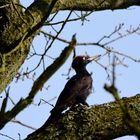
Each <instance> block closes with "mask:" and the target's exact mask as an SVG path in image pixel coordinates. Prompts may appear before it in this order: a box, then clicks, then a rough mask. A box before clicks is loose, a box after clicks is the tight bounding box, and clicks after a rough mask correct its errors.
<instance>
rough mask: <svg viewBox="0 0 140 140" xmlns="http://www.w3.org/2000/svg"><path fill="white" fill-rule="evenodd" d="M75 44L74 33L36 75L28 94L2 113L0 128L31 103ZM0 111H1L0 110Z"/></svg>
mask: <svg viewBox="0 0 140 140" xmlns="http://www.w3.org/2000/svg"><path fill="white" fill-rule="evenodd" d="M75 46H76V38H75V35H74V36H73V37H72V41H71V43H70V44H69V46H67V47H66V48H65V49H64V50H63V51H62V53H61V54H60V56H59V57H58V58H57V59H56V60H55V61H54V62H53V63H52V64H51V65H50V66H48V67H47V68H46V69H45V70H44V72H43V73H42V74H41V75H40V76H39V77H38V79H37V80H36V81H35V82H34V84H33V86H32V89H31V91H30V92H29V96H28V97H26V98H25V99H21V100H20V101H19V102H18V103H17V104H16V105H15V107H14V108H13V109H11V110H10V111H7V112H5V113H3V112H2V113H3V114H2V115H3V117H2V119H0V129H2V128H3V127H4V126H5V124H6V123H7V122H9V121H10V120H11V119H12V118H14V117H15V116H16V115H17V114H18V113H20V112H21V111H22V110H23V109H25V108H26V107H27V106H28V105H30V104H31V102H32V100H33V99H34V97H35V95H36V94H37V92H38V91H39V90H41V89H42V87H43V85H44V84H45V83H46V81H47V80H48V79H49V78H50V77H51V76H52V75H53V74H54V73H55V72H56V71H57V70H58V69H59V68H60V67H61V66H62V65H63V64H64V62H65V61H66V60H67V58H68V57H69V56H70V54H71V52H72V51H73V50H74V48H75ZM0 113H1V112H0Z"/></svg>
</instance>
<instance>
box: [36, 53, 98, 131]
mask: <svg viewBox="0 0 140 140" xmlns="http://www.w3.org/2000/svg"><path fill="white" fill-rule="evenodd" d="M99 57H100V55H98V56H94V57H89V56H77V57H75V58H74V59H73V62H72V68H73V69H74V70H75V72H76V75H74V76H73V77H72V78H71V79H70V80H69V81H68V82H67V83H66V85H65V87H64V89H63V90H62V92H61V94H60V96H59V97H58V100H57V102H56V105H55V107H54V108H53V109H52V110H51V112H50V113H51V115H50V117H49V118H48V120H47V121H46V123H45V124H44V125H43V126H42V127H40V128H39V129H38V130H37V131H36V132H40V131H42V130H43V129H45V128H46V127H47V126H49V125H50V124H51V123H52V122H55V121H56V120H58V118H59V117H60V115H61V114H62V112H63V111H64V110H66V109H67V108H68V107H72V106H74V105H76V104H83V105H87V106H88V104H87V102H86V99H87V97H88V95H89V94H90V93H91V91H92V78H91V74H90V73H89V72H88V71H87V70H86V65H87V64H88V63H90V62H91V61H93V60H97V59H98V58H99Z"/></svg>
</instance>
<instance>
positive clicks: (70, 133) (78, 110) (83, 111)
mask: <svg viewBox="0 0 140 140" xmlns="http://www.w3.org/2000/svg"><path fill="white" fill-rule="evenodd" d="M121 102H123V104H126V107H127V109H128V112H129V114H130V116H131V118H132V119H133V121H135V122H136V123H137V124H138V125H139V124H140V95H136V96H134V97H130V98H124V99H121ZM124 119H125V117H124V113H123V112H122V109H121V108H120V104H119V102H118V101H115V102H111V103H106V104H103V105H98V106H92V107H90V108H89V107H86V106H78V107H74V108H73V109H72V110H71V111H68V112H66V113H65V114H64V116H63V117H62V118H60V120H59V122H58V123H57V124H52V125H50V126H49V127H48V128H47V129H46V130H44V131H42V132H41V133H40V134H38V135H36V134H35V133H34V135H31V136H30V137H27V138H26V140H34V139H36V140H42V139H43V140H53V139H72V140H80V139H97V140H102V139H113V138H117V137H121V136H125V135H134V132H133V130H132V129H131V128H130V127H129V125H127V124H126V121H125V120H124Z"/></svg>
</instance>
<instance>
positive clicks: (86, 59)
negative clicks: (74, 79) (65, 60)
mask: <svg viewBox="0 0 140 140" xmlns="http://www.w3.org/2000/svg"><path fill="white" fill-rule="evenodd" d="M100 56H101V55H96V56H92V57H90V56H76V57H75V58H74V59H73V62H72V68H73V69H78V68H82V67H85V66H86V65H87V64H88V63H90V62H91V61H94V60H98V59H99V57H100Z"/></svg>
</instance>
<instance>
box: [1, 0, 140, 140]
mask: <svg viewBox="0 0 140 140" xmlns="http://www.w3.org/2000/svg"><path fill="white" fill-rule="evenodd" d="M21 2H22V3H23V4H24V5H25V6H28V5H29V4H30V3H31V2H32V1H29V0H28V3H27V1H23V0H21ZM139 12H140V8H139V7H130V8H128V9H126V10H115V11H111V10H106V11H99V12H94V13H93V14H92V15H90V16H89V17H88V18H87V19H88V20H90V21H87V22H85V23H84V26H82V25H81V22H80V21H78V22H72V23H68V24H67V25H66V27H65V28H64V30H63V32H62V33H61V35H60V37H62V38H64V39H67V40H70V39H71V36H72V35H73V34H74V33H76V34H77V35H76V37H77V41H78V42H79V43H80V42H96V41H98V40H99V39H100V38H102V37H103V36H104V35H109V34H110V33H111V32H112V31H114V28H115V27H116V26H118V25H119V24H121V23H123V24H124V26H123V28H122V30H121V32H122V33H125V31H126V30H127V29H129V28H130V26H132V27H134V28H136V27H137V26H138V25H139V24H140V18H139ZM67 14H68V12H62V13H60V14H58V17H56V20H63V19H64V17H66V15H67ZM72 16H75V15H74V14H73V15H72ZM56 28H57V27H56ZM58 28H59V27H58ZM43 29H44V30H45V31H47V32H49V31H50V30H51V29H50V28H48V27H44V28H43ZM52 33H53V31H52ZM115 37H116V35H115V36H114V37H112V38H115ZM106 41H107V40H106ZM139 44H140V36H139V35H131V36H128V37H126V38H123V39H120V40H118V41H116V42H114V43H112V44H109V46H110V47H113V48H114V49H115V50H117V51H119V52H122V53H124V54H127V55H130V56H132V57H134V58H137V59H140V56H139V52H140V47H139ZM33 45H34V46H35V49H36V50H37V51H38V52H42V51H43V49H44V48H43V46H44V45H45V39H44V38H43V36H42V35H41V34H40V35H38V36H37V37H36V38H35V39H34V41H33ZM65 46H67V45H66V44H63V43H60V42H58V41H56V42H55V43H54V44H53V46H52V48H51V49H50V50H49V52H48V55H50V56H51V57H53V58H56V57H57V56H58V55H59V54H60V53H61V51H62V50H63V48H64V47H65ZM54 48H55V49H54ZM76 52H77V55H83V54H85V52H87V53H88V54H89V55H91V56H93V55H97V54H104V53H105V51H104V50H103V49H101V48H99V47H96V46H77V48H76ZM37 61H39V59H38V57H34V58H32V59H31V60H29V61H26V62H25V64H24V65H23V66H22V67H23V68H24V69H26V67H27V66H29V68H33V67H34V66H35V65H36V62H37ZM71 61H72V55H71V56H70V58H69V59H68V60H67V62H66V63H65V64H64V65H63V67H61V68H60V69H59V70H58V71H57V72H56V73H55V74H54V76H53V77H52V78H51V79H50V80H49V81H48V82H47V83H46V84H45V87H47V86H48V85H49V86H50V87H49V89H48V90H45V88H43V89H42V91H40V92H39V93H38V95H37V96H36V97H35V100H34V104H37V103H39V101H40V99H41V98H43V99H45V100H50V99H52V98H53V97H58V96H59V94H60V92H61V91H62V89H63V87H64V85H65V83H66V82H67V80H66V78H67V77H65V76H62V74H66V73H67V72H68V68H70V65H71ZM52 62H53V60H51V59H49V58H46V62H45V64H46V66H48V65H49V64H51V63H52ZM99 62H100V63H102V64H104V65H105V66H107V65H108V58H107V57H102V58H101V60H100V61H99ZM124 62H125V64H127V65H128V68H126V67H123V66H118V67H117V68H116V71H117V72H116V74H117V81H116V84H117V88H118V89H119V91H120V96H121V97H130V96H134V95H136V94H138V93H140V89H139V87H140V82H139V78H138V77H139V71H140V64H139V63H135V62H133V61H131V60H129V59H125V61H124ZM87 69H88V71H89V72H92V73H93V79H94V92H93V94H92V95H90V97H89V98H88V100H87V102H88V103H89V104H90V105H95V104H102V103H106V102H109V101H113V100H114V99H113V97H112V96H111V95H110V94H108V93H107V92H105V91H104V89H103V86H104V84H105V83H110V81H108V80H107V75H106V72H105V71H104V69H103V68H101V67H100V66H99V65H98V64H96V63H94V62H93V63H92V64H89V65H88V67H87ZM41 72H42V67H40V68H38V70H37V75H36V78H37V76H38V75H39V74H40V73H41ZM73 74H74V71H72V72H71V73H70V76H72V75H73ZM32 84H33V81H32V80H27V79H25V81H19V82H18V83H17V84H15V80H14V81H13V82H12V84H11V88H10V97H11V98H12V99H13V100H14V101H15V102H17V101H18V100H19V99H20V98H21V97H26V96H27V95H28V93H29V91H30V89H31V86H32ZM3 96H4V94H3ZM55 102H56V99H55V100H53V101H51V102H50V103H51V104H55ZM12 106H13V105H12V104H11V103H10V102H9V105H8V108H11V107H12ZM51 109H52V107H51V106H49V105H48V104H43V105H41V106H39V107H38V106H35V105H31V106H29V107H28V108H27V109H25V110H24V111H23V112H21V113H20V114H19V115H18V116H17V117H16V119H17V120H20V121H22V122H23V123H25V124H28V125H30V126H33V127H35V128H38V127H40V126H41V125H42V124H43V123H44V122H45V121H46V120H47V118H48V116H49V111H50V110H51ZM31 132H32V130H31V129H28V128H25V127H23V126H20V125H19V124H14V123H12V122H11V123H8V124H7V125H6V126H5V127H4V129H3V130H2V131H1V133H4V134H6V135H8V136H11V137H12V138H14V139H16V140H17V139H18V137H19V136H18V133H20V135H21V139H23V138H25V137H26V135H28V134H29V133H31ZM0 139H2V140H8V138H6V137H3V136H1V135H0ZM121 139H122V140H128V139H131V140H135V139H136V138H135V137H123V138H118V140H121Z"/></svg>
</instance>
